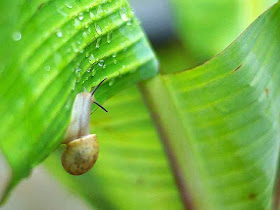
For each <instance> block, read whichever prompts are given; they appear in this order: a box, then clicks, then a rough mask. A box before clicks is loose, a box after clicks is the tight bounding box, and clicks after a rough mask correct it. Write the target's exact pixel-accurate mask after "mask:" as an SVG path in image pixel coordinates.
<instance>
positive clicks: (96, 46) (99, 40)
mask: <svg viewBox="0 0 280 210" xmlns="http://www.w3.org/2000/svg"><path fill="white" fill-rule="evenodd" d="M101 41H102V38H101V37H98V38H97V40H96V45H95V48H96V49H99V48H100V44H101Z"/></svg>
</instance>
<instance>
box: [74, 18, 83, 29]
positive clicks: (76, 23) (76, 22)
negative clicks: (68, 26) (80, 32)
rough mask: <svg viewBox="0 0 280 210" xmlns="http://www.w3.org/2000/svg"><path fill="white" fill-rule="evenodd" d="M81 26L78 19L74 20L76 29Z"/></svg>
mask: <svg viewBox="0 0 280 210" xmlns="http://www.w3.org/2000/svg"><path fill="white" fill-rule="evenodd" d="M80 25H81V21H79V20H78V19H75V20H74V26H75V28H78V27H79V26H80Z"/></svg>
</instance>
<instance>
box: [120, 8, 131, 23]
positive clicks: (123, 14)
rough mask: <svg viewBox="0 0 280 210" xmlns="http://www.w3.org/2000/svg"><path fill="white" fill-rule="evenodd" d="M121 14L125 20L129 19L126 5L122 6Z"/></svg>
mask: <svg viewBox="0 0 280 210" xmlns="http://www.w3.org/2000/svg"><path fill="white" fill-rule="evenodd" d="M120 16H121V18H122V20H123V21H124V22H127V21H129V17H128V16H127V11H126V9H125V8H124V7H122V8H120Z"/></svg>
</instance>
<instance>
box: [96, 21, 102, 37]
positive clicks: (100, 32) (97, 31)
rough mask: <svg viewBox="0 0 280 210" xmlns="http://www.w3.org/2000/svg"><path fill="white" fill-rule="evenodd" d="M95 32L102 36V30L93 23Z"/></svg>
mask: <svg viewBox="0 0 280 210" xmlns="http://www.w3.org/2000/svg"><path fill="white" fill-rule="evenodd" d="M95 30H96V33H97V34H99V35H100V34H102V29H101V28H100V26H99V25H98V24H97V23H95Z"/></svg>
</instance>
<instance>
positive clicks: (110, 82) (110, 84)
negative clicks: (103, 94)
mask: <svg viewBox="0 0 280 210" xmlns="http://www.w3.org/2000/svg"><path fill="white" fill-rule="evenodd" d="M114 82H115V79H114V78H113V79H111V80H110V81H109V86H112V85H113V84H114Z"/></svg>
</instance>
